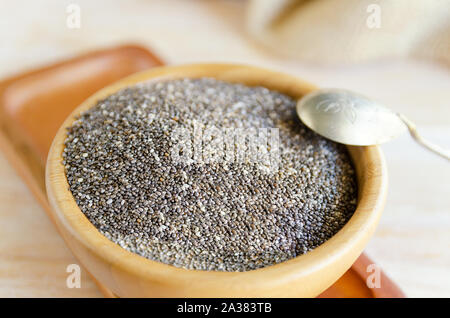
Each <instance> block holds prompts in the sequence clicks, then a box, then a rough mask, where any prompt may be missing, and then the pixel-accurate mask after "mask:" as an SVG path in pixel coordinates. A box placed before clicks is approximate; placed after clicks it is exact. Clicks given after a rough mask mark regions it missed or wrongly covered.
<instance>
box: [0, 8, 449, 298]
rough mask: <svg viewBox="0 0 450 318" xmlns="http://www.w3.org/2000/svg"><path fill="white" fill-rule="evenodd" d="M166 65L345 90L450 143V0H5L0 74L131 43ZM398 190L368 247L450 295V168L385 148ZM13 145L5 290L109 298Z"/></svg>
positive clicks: (421, 283)
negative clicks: (231, 70)
mask: <svg viewBox="0 0 450 318" xmlns="http://www.w3.org/2000/svg"><path fill="white" fill-rule="evenodd" d="M129 43H132V44H139V45H142V46H144V47H147V48H149V49H151V50H152V51H153V52H154V53H155V54H157V55H158V56H159V57H160V58H161V59H162V60H164V61H165V62H166V63H167V64H182V63H196V62H233V63H245V64H253V65H257V66H262V67H265V68H271V69H276V70H279V71H284V72H287V73H291V74H294V75H296V76H298V77H301V78H303V79H305V80H307V81H310V82H312V83H314V84H317V85H318V86H321V87H342V88H348V89H351V90H354V91H358V92H360V93H363V94H365V95H368V96H370V97H373V98H375V99H377V100H379V101H381V102H383V103H384V104H386V105H388V106H389V107H391V108H393V109H395V110H397V111H399V112H402V113H405V114H406V115H407V116H408V117H410V118H411V119H412V120H413V121H415V122H416V123H417V124H418V126H419V129H420V131H421V132H422V133H423V135H424V137H427V138H429V139H430V140H432V141H434V142H436V143H438V144H440V145H442V146H444V147H445V148H447V149H448V148H450V104H449V101H450V73H449V65H450V1H448V0H442V1H441V0H395V1H391V0H379V1H375V0H368V1H365V0H304V1H301V0H297V1H296V0H278V1H277V0H253V1H251V0H227V1H225V0H164V1H163V0H159V1H158V0H131V1H125V0H116V1H111V0H108V1H106V0H97V1H87V0H86V1H84V0H83V1H81V0H78V1H64V0H59V1H58V0H53V1H50V0H45V1H44V0H40V1H6V0H0V77H1V78H6V77H8V76H11V75H14V74H17V73H20V72H23V71H28V70H30V69H33V68H36V67H40V66H42V65H45V64H49V63H54V62H56V61H58V60H61V59H67V58H71V57H74V56H76V55H79V54H82V53H86V52H89V51H92V50H98V49H102V48H105V47H111V46H116V45H121V44H129ZM382 148H383V150H384V152H385V156H386V160H387V162H388V167H389V174H390V180H389V181H390V185H389V186H390V190H389V197H388V202H387V206H386V209H385V213H384V215H383V217H382V220H381V223H380V226H379V227H378V230H377V232H376V234H375V236H374V238H373V239H372V240H371V242H370V244H369V246H368V247H367V249H366V252H367V254H368V255H369V256H370V257H372V258H373V259H374V260H375V261H376V262H377V263H378V264H379V265H380V266H381V267H382V268H383V270H384V271H385V272H386V273H387V274H388V275H389V276H390V277H391V278H392V279H393V280H394V281H395V282H396V283H397V284H398V285H399V286H400V287H401V288H402V289H403V291H404V292H405V293H406V294H407V296H411V297H414V296H425V297H431V296H436V297H450V270H449V269H450V231H449V229H450V181H449V180H450V165H449V164H448V162H446V161H445V160H443V159H441V158H439V157H437V156H435V155H433V154H431V153H430V152H427V151H425V150H423V149H422V148H420V147H419V146H418V145H416V144H415V143H414V142H413V141H412V139H411V138H410V137H409V136H407V135H405V136H403V137H401V138H399V139H397V140H395V141H394V142H391V143H389V144H387V145H383V146H382ZM74 262H76V261H75V260H74V259H73V256H72V255H71V253H70V252H69V250H68V249H67V248H66V247H65V245H64V243H63V242H62V239H60V237H59V236H58V234H57V233H56V230H55V229H54V227H53V225H52V224H51V223H50V221H49V220H48V218H47V216H46V215H45V213H44V212H43V210H42V208H41V207H40V205H39V204H38V203H37V202H36V201H35V199H34V198H33V196H32V195H31V193H30V192H29V190H28V188H27V187H26V186H25V184H24V183H23V181H22V180H21V179H20V178H19V177H18V175H17V174H16V172H15V171H14V170H13V168H12V167H11V165H10V164H9V163H8V162H7V161H6V159H5V158H4V155H3V154H2V153H0V296H25V297H27V296H100V293H99V292H98V290H97V288H96V287H95V285H94V284H93V283H92V282H91V280H90V279H89V278H88V277H83V288H82V289H81V290H77V289H67V288H66V286H65V277H66V275H67V273H66V271H65V269H66V266H67V264H70V263H74Z"/></svg>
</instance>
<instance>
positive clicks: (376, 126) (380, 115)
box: [297, 88, 450, 160]
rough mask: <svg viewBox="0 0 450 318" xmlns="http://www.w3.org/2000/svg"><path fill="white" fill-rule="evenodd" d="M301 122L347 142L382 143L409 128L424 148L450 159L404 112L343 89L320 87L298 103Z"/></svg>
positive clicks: (327, 135)
mask: <svg viewBox="0 0 450 318" xmlns="http://www.w3.org/2000/svg"><path fill="white" fill-rule="evenodd" d="M297 114H298V116H299V117H300V119H301V120H302V122H303V123H304V124H305V125H306V126H308V127H309V128H311V129H312V130H314V131H315V132H316V133H318V134H319V135H322V136H324V137H326V138H328V139H331V140H333V141H336V142H340V143H343V144H347V145H357V146H367V145H377V144H382V143H385V142H387V141H390V140H391V139H393V138H395V137H397V136H399V135H400V134H403V133H404V132H405V131H406V129H408V130H409V133H410V134H411V136H412V137H413V138H414V140H415V141H417V142H418V143H419V144H421V145H422V146H423V147H425V148H427V149H428V150H430V151H432V152H434V153H436V154H438V155H440V156H441V157H443V158H445V159H447V160H450V152H449V151H448V150H446V149H443V148H441V147H439V146H437V145H434V144H432V143H430V142H429V141H426V140H425V139H423V138H422V137H421V136H420V135H419V133H418V132H417V130H416V126H415V125H414V124H413V123H412V122H411V121H410V120H409V119H407V118H406V117H405V116H404V115H402V114H398V113H395V112H394V111H392V110H390V109H389V108H387V107H385V106H383V105H381V104H379V103H377V102H375V101H373V100H371V99H369V98H367V97H365V96H362V95H360V94H357V93H354V92H351V91H348V90H344V89H335V88H331V89H319V90H316V91H314V92H312V93H309V94H307V95H305V96H304V97H302V98H301V99H300V100H299V101H298V103H297Z"/></svg>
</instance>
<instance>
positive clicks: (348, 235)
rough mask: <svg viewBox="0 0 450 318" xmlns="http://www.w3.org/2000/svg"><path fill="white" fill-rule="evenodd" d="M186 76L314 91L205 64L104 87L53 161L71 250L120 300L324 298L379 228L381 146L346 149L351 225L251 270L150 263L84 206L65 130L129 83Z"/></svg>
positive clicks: (52, 196)
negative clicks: (72, 178) (113, 237)
mask: <svg viewBox="0 0 450 318" xmlns="http://www.w3.org/2000/svg"><path fill="white" fill-rule="evenodd" d="M183 77H190V78H199V77H212V78H216V79H218V80H224V81H229V82H237V83H243V84H245V85H249V86H256V85H258V86H265V87H267V88H269V89H273V90H277V91H279V92H282V93H284V94H287V95H290V96H292V97H293V98H300V97H301V96H302V95H304V94H305V93H308V92H310V91H311V90H314V89H315V87H314V86H313V85H311V84H308V83H306V82H304V81H302V80H300V79H298V78H296V77H292V76H289V75H286V74H282V73H278V72H273V71H269V70H265V69H261V68H257V67H250V66H242V65H227V64H200V65H187V66H173V67H160V68H154V69H151V70H149V71H144V72H142V73H137V74H134V75H132V76H130V77H127V78H125V79H123V80H121V81H119V82H117V83H115V84H113V85H111V86H108V87H106V88H104V89H102V90H100V91H99V92H97V93H96V94H94V95H93V96H91V97H90V98H89V99H88V100H86V101H85V102H84V103H83V104H81V105H80V106H79V107H78V108H77V109H76V110H75V111H74V112H73V113H72V114H71V115H70V116H69V117H68V118H67V120H66V121H65V122H64V124H63V125H62V127H61V128H60V129H59V131H58V133H57V135H56V137H55V139H54V141H53V144H52V147H51V150H50V153H49V156H48V160H47V168H46V186H47V193H48V198H49V201H50V204H51V206H52V207H53V210H54V213H55V219H56V222H57V226H58V228H59V230H60V233H61V234H62V236H63V238H64V239H65V241H66V243H67V245H68V246H69V247H70V249H71V250H72V252H73V253H74V254H75V256H76V257H77V258H78V260H79V261H80V263H81V264H82V265H83V266H84V267H85V268H86V269H87V270H88V271H89V272H90V273H91V274H93V275H94V277H95V278H96V279H97V280H98V281H100V283H102V284H103V285H105V286H106V287H107V288H108V289H110V290H111V291H112V292H113V293H115V294H116V295H118V296H121V297H312V296H316V295H318V294H320V293H321V292H322V291H324V290H325V289H326V288H328V287H329V286H330V285H332V284H333V283H334V282H335V281H336V280H337V279H338V278H339V277H340V276H341V275H342V274H344V272H345V271H346V270H347V269H348V268H349V267H350V266H351V265H352V264H353V262H354V261H355V260H356V258H357V257H358V256H359V255H360V254H361V252H362V250H363V248H364V247H365V245H366V244H367V242H368V240H369V238H370V237H371V235H372V234H373V232H374V230H375V227H376V226H377V224H378V220H379V218H380V216H381V213H382V210H383V206H384V203H385V197H386V193H387V171H386V164H385V161H384V158H383V155H382V153H381V150H380V149H379V147H377V146H371V147H353V146H352V147H348V149H349V152H350V155H351V157H352V159H353V161H354V164H355V167H356V171H357V177H358V205H357V209H356V211H355V213H354V215H353V216H352V217H351V219H350V220H349V221H348V223H347V224H346V225H345V226H344V227H343V228H342V229H341V230H340V231H339V232H338V233H337V234H336V235H334V236H333V237H332V238H331V239H329V240H328V241H327V242H325V243H324V244H322V245H321V246H319V247H318V248H316V249H314V250H313V251H311V252H308V253H307V254H305V255H301V256H298V257H296V258H293V259H291V260H289V261H286V262H283V263H280V264H276V265H273V266H269V267H265V268H261V269H257V270H253V271H248V272H218V271H199V270H187V269H181V268H177V267H174V266H171V265H166V264H163V263H160V262H156V261H151V260H148V259H146V258H144V257H141V256H138V255H137V254H134V253H131V252H129V251H127V250H125V249H123V248H121V247H120V246H119V245H117V244H115V243H113V242H112V241H110V240H108V239H107V238H106V237H105V236H103V235H102V234H101V233H100V232H99V231H98V230H97V229H96V228H95V227H94V225H92V224H91V222H90V221H89V220H88V219H87V218H86V217H85V215H84V214H83V213H82V212H81V210H80V209H79V208H78V206H77V204H76V202H75V200H74V198H73V196H72V193H71V192H70V190H69V184H68V182H67V179H66V176H65V171H64V166H63V164H62V152H63V149H64V140H65V138H66V128H67V127H69V126H71V125H72V123H73V121H74V120H75V117H76V116H77V115H79V114H80V113H81V112H82V111H85V110H87V109H88V108H90V107H92V106H93V105H95V103H96V102H97V101H98V100H99V99H103V98H105V97H107V96H109V95H111V94H113V93H115V92H116V91H118V90H120V89H122V88H124V87H126V86H130V85H133V84H135V83H138V82H143V81H160V80H167V79H176V78H183Z"/></svg>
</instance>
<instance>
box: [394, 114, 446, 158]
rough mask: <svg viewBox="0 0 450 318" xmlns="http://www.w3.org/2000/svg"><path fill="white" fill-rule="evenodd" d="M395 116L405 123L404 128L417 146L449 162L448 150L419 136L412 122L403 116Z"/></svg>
mask: <svg viewBox="0 0 450 318" xmlns="http://www.w3.org/2000/svg"><path fill="white" fill-rule="evenodd" d="M397 115H398V117H399V118H400V119H401V120H402V121H403V122H404V123H405V125H406V127H408V129H409V133H410V135H411V137H413V138H414V140H415V141H417V142H418V143H419V144H421V145H422V146H423V147H425V148H427V149H428V150H430V151H432V152H434V153H435V154H437V155H439V156H441V157H443V158H445V159H447V160H449V161H450V152H449V151H448V150H446V149H444V148H442V147H440V146H438V145H435V144H433V143H431V142H429V141H427V140H425V139H423V138H422V136H420V135H419V133H418V132H417V129H416V125H415V124H414V123H413V122H412V121H410V120H409V119H408V118H406V117H405V115H403V114H397Z"/></svg>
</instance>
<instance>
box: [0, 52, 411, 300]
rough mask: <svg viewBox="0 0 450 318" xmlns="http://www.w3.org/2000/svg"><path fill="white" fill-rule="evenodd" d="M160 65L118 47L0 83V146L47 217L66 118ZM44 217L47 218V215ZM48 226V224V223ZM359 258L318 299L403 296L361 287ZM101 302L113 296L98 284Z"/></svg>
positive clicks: (384, 283)
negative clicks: (50, 170)
mask: <svg viewBox="0 0 450 318" xmlns="http://www.w3.org/2000/svg"><path fill="white" fill-rule="evenodd" d="M159 65H163V63H162V61H161V60H160V59H159V58H158V57H156V56H155V55H153V54H152V53H150V52H149V51H148V50H146V49H144V48H141V47H138V46H122V47H117V48H112V49H107V50H102V51H97V52H93V53H90V54H87V55H83V56H80V57H76V58H74V59H71V60H67V61H64V62H61V63H57V64H54V65H51V66H47V67H44V68H41V69H37V70H34V71H31V72H27V73H25V74H21V75H18V76H15V77H12V78H10V79H7V80H4V81H2V82H0V147H1V150H2V151H3V152H4V153H5V154H6V156H7V158H8V160H9V161H10V162H11V164H12V165H13V166H14V167H15V168H16V169H17V171H18V173H19V174H20V176H21V177H22V178H23V179H24V181H25V182H26V183H27V185H28V186H29V187H30V189H31V190H32V192H33V194H34V195H35V197H36V198H37V199H38V201H39V202H40V203H41V205H42V206H43V207H44V209H45V210H46V211H47V212H48V211H49V210H50V207H49V205H48V202H47V195H46V192H45V183H44V169H45V168H44V167H45V161H46V157H47V153H48V150H49V147H50V145H51V142H52V140H53V137H54V135H55V134H56V131H57V130H58V128H59V126H60V125H61V124H62V123H63V121H64V119H65V118H66V116H68V115H69V114H70V112H71V111H72V110H73V109H74V108H75V107H77V106H78V105H79V104H80V103H81V102H82V101H84V100H85V99H86V98H87V97H89V96H90V95H91V94H93V93H94V92H95V91H97V90H99V89H100V88H102V87H104V86H106V85H108V84H110V83H112V82H115V81H117V80H118V79H120V78H122V77H125V76H127V75H129V74H132V73H135V72H138V71H141V70H144V69H147V68H150V67H154V66H159ZM48 214H49V215H50V213H48ZM52 221H54V220H52ZM371 263H373V262H372V261H371V260H370V259H369V258H367V256H365V255H364V254H363V255H361V256H360V257H359V258H358V260H357V261H356V262H355V264H354V265H353V266H352V267H351V268H350V269H349V270H348V271H347V272H346V273H345V274H344V275H343V276H342V277H341V278H340V279H339V280H338V281H337V282H336V283H335V284H334V285H333V286H331V287H330V288H329V289H327V290H326V291H325V292H324V293H323V294H322V295H320V297H404V295H403V293H402V292H401V290H400V289H399V288H398V287H397V286H396V285H395V284H394V283H393V282H392V281H391V280H390V279H389V278H388V277H387V276H386V275H385V274H384V273H382V274H381V288H378V289H369V288H368V287H367V285H366V278H367V276H368V275H369V274H368V273H366V268H367V265H369V264H371ZM97 285H98V286H99V289H100V290H101V291H102V293H103V294H104V295H105V296H106V297H114V295H113V294H112V293H111V292H110V291H109V290H107V289H106V288H105V287H104V286H102V285H101V284H99V283H98V282H97Z"/></svg>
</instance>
